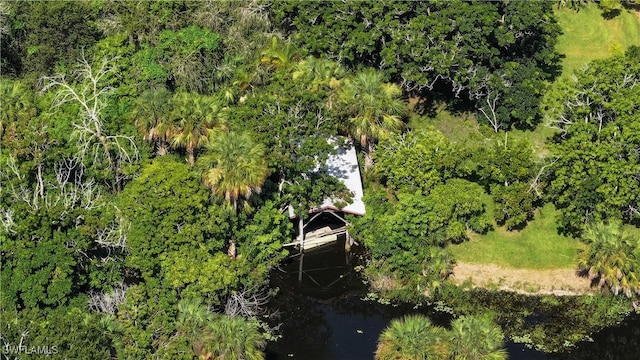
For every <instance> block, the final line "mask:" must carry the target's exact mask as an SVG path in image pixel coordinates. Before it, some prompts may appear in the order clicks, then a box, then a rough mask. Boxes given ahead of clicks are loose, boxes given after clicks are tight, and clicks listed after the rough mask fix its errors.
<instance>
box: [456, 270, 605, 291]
mask: <svg viewBox="0 0 640 360" xmlns="http://www.w3.org/2000/svg"><path fill="white" fill-rule="evenodd" d="M452 279H453V281H454V282H455V283H456V284H459V285H461V284H463V283H464V282H465V281H467V280H470V281H471V284H472V285H473V286H474V287H482V288H487V289H495V290H505V291H515V292H518V293H523V294H549V295H581V294H591V293H594V290H593V289H591V287H590V286H589V285H590V280H589V279H587V278H584V277H580V276H578V275H577V274H576V271H575V269H556V270H529V269H510V268H503V267H500V266H498V265H493V264H469V263H458V264H456V266H455V267H454V269H453V277H452Z"/></svg>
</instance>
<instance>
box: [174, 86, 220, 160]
mask: <svg viewBox="0 0 640 360" xmlns="http://www.w3.org/2000/svg"><path fill="white" fill-rule="evenodd" d="M172 105H173V111H172V113H171V116H172V118H173V124H172V127H173V128H174V129H175V130H172V134H171V137H172V139H171V146H173V147H181V148H184V149H186V150H187V153H188V154H189V164H190V165H192V166H193V164H195V151H196V149H197V148H199V147H201V146H205V145H207V144H208V143H209V142H210V141H211V138H212V137H215V135H216V133H217V132H218V131H219V130H222V129H224V128H225V122H226V110H227V109H226V108H224V107H222V106H220V105H219V104H218V102H217V101H216V100H215V98H212V97H209V96H203V95H198V94H191V93H178V94H176V95H175V96H174V98H173V99H172Z"/></svg>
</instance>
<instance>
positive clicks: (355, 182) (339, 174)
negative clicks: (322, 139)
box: [314, 139, 365, 215]
mask: <svg viewBox="0 0 640 360" xmlns="http://www.w3.org/2000/svg"><path fill="white" fill-rule="evenodd" d="M329 142H330V143H334V144H335V149H336V154H335V155H329V158H328V159H327V162H326V163H325V170H326V171H327V174H329V175H331V176H333V177H335V178H337V179H339V180H340V181H342V183H343V184H345V186H346V187H347V189H349V190H350V191H351V192H352V193H353V202H352V203H351V204H349V205H347V206H345V207H343V208H337V207H336V206H335V205H334V203H336V202H339V201H338V200H339V199H325V200H324V202H323V203H322V205H321V206H320V209H314V210H315V211H317V210H326V209H336V210H341V211H344V212H346V213H350V214H354V215H364V213H365V208H364V202H363V201H362V194H363V191H362V179H361V177H360V168H359V167H358V157H357V156H356V148H355V147H354V146H353V143H352V142H351V141H347V142H346V143H345V144H344V146H340V145H339V144H337V143H336V142H335V141H334V140H333V139H330V140H329ZM334 200H335V201H334ZM340 201H341V200H340Z"/></svg>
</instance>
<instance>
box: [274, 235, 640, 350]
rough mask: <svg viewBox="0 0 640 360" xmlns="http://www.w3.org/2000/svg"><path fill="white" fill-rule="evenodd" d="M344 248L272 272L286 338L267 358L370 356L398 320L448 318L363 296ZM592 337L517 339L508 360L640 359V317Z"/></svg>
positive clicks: (325, 250) (439, 321) (312, 254)
mask: <svg viewBox="0 0 640 360" xmlns="http://www.w3.org/2000/svg"><path fill="white" fill-rule="evenodd" d="M343 249H344V247H343V245H342V244H336V245H334V246H329V247H325V248H323V249H319V250H315V251H311V252H308V253H306V254H305V255H303V256H300V255H297V256H295V257H294V258H293V259H291V261H290V262H289V263H287V264H286V265H284V266H283V267H282V268H280V269H278V270H276V271H274V273H273V274H272V286H274V287H278V288H279V289H280V291H279V294H278V295H277V296H276V297H275V298H273V299H272V301H271V303H270V306H271V308H272V310H278V312H279V314H280V315H279V318H278V320H276V321H278V323H280V324H281V326H280V329H279V330H280V331H279V333H280V335H281V336H282V338H281V339H279V340H278V341H276V342H270V343H269V344H268V346H267V351H266V354H267V360H284V359H304V360H360V359H362V360H371V359H373V354H374V352H375V349H376V344H377V340H378V336H379V335H380V333H381V332H382V331H383V330H384V329H385V327H386V326H387V325H388V324H389V322H390V321H391V320H392V319H394V318H399V317H402V316H403V315H407V314H413V313H420V314H424V315H426V316H428V317H429V318H431V320H432V321H433V322H434V323H436V324H440V325H446V324H448V323H449V322H450V320H451V317H450V315H449V314H447V313H442V312H438V311H436V310H434V309H432V308H415V307H413V306H412V305H408V304H406V305H384V304H380V303H379V302H377V301H370V300H364V299H365V298H366V297H367V288H366V286H365V285H364V284H363V283H362V281H361V280H360V278H359V276H358V273H357V272H356V271H355V270H354V268H353V266H354V264H357V259H356V257H355V255H353V254H345V252H344V250H343ZM300 259H302V267H300ZM301 268H302V276H300V271H299V270H300V269H301ZM300 278H301V281H299V280H300ZM592 337H593V339H594V341H592V342H591V341H589V342H585V343H583V344H579V345H578V347H577V348H575V349H573V350H572V351H571V352H568V353H564V354H546V353H544V352H542V351H537V350H535V349H530V348H527V347H526V346H525V345H523V344H517V343H514V342H508V343H507V344H506V347H507V350H508V353H509V358H510V359H531V360H537V359H597V360H604V359H612V360H613V359H615V360H618V359H622V360H624V359H630V360H631V359H633V360H638V359H640V345H639V344H640V317H639V316H637V315H632V316H631V317H629V318H628V319H627V320H626V321H625V322H623V323H622V324H621V325H620V326H617V327H615V328H608V329H605V330H604V331H602V332H601V333H598V334H594V335H593V336H592Z"/></svg>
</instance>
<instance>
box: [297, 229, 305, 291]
mask: <svg viewBox="0 0 640 360" xmlns="http://www.w3.org/2000/svg"><path fill="white" fill-rule="evenodd" d="M298 231H299V232H300V233H299V234H298V237H299V239H300V241H299V243H300V266H298V282H302V260H303V258H304V219H303V218H302V216H300V218H299V220H298Z"/></svg>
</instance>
